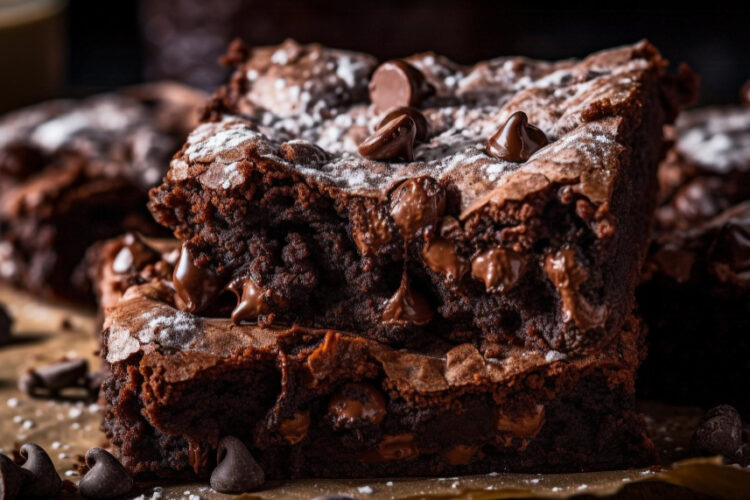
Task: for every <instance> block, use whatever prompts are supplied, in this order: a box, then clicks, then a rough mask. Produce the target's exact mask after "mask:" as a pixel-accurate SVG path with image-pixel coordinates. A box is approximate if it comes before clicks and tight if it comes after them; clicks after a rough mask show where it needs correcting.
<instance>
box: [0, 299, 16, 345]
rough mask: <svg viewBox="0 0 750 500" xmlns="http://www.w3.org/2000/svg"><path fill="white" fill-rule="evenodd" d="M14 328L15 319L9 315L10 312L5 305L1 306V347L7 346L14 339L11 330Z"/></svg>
mask: <svg viewBox="0 0 750 500" xmlns="http://www.w3.org/2000/svg"><path fill="white" fill-rule="evenodd" d="M12 327H13V318H12V317H11V316H10V314H8V310H7V309H6V308H5V306H4V305H3V304H0V345H4V344H7V343H8V342H10V339H11V338H12V333H11V329H12Z"/></svg>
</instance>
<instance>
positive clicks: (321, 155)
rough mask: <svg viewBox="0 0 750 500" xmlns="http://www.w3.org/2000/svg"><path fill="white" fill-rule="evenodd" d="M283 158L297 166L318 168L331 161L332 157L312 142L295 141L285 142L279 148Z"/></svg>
mask: <svg viewBox="0 0 750 500" xmlns="http://www.w3.org/2000/svg"><path fill="white" fill-rule="evenodd" d="M279 153H280V154H281V157H282V158H284V159H285V160H286V161H288V162H291V163H294V164H296V165H304V166H306V167H317V166H319V165H323V164H324V163H326V162H328V160H330V158H331V157H330V155H329V154H328V153H326V152H325V151H324V150H323V149H322V148H320V147H319V146H317V145H315V144H313V143H312V142H308V141H302V140H295V141H289V142H285V143H284V144H282V145H281V147H280V148H279Z"/></svg>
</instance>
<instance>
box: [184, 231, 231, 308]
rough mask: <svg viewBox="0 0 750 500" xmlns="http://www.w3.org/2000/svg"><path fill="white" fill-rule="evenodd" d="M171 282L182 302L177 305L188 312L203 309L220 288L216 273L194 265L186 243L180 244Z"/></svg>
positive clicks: (212, 299)
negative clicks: (180, 247)
mask: <svg viewBox="0 0 750 500" xmlns="http://www.w3.org/2000/svg"><path fill="white" fill-rule="evenodd" d="M172 283H174V288H175V291H176V292H177V296H178V297H179V298H180V300H181V302H182V304H178V306H180V308H181V309H182V310H184V311H188V312H200V311H202V310H204V309H205V308H206V307H208V306H209V305H210V304H211V303H212V302H213V301H214V299H215V298H216V297H217V296H218V294H219V292H220V290H221V288H222V286H221V285H222V284H221V280H220V278H219V276H218V275H217V274H216V273H214V272H213V271H211V270H210V269H203V268H200V267H198V266H196V265H195V262H194V261H193V256H192V255H191V253H190V250H188V248H187V245H186V244H183V245H182V249H181V251H180V257H179V259H178V260H177V265H176V266H175V268H174V273H173V274H172Z"/></svg>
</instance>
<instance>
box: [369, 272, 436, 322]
mask: <svg viewBox="0 0 750 500" xmlns="http://www.w3.org/2000/svg"><path fill="white" fill-rule="evenodd" d="M432 316H433V312H432V308H431V307H430V304H429V303H428V302H427V299H425V298H424V297H422V296H421V295H420V294H419V293H417V292H416V291H415V290H414V289H412V288H411V286H410V284H409V278H408V276H407V275H406V274H405V273H404V275H403V278H402V279H401V285H400V286H399V287H398V290H396V293H395V294H393V296H392V297H391V298H390V299H388V300H387V301H386V302H385V306H384V307H383V314H382V315H381V318H380V320H381V321H382V322H383V323H386V324H414V325H424V324H426V323H429V322H430V320H431V319H432Z"/></svg>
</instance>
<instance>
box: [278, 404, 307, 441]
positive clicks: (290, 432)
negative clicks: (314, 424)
mask: <svg viewBox="0 0 750 500" xmlns="http://www.w3.org/2000/svg"><path fill="white" fill-rule="evenodd" d="M309 428H310V412H309V411H296V412H294V415H292V416H291V417H290V418H287V419H286V420H283V421H282V422H281V424H280V425H279V433H280V434H281V435H282V436H283V437H284V439H286V441H287V442H288V443H289V444H297V443H299V442H300V441H302V440H303V439H305V436H307V429H309Z"/></svg>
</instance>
